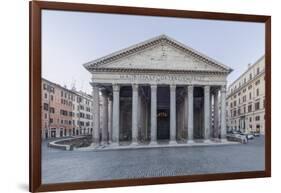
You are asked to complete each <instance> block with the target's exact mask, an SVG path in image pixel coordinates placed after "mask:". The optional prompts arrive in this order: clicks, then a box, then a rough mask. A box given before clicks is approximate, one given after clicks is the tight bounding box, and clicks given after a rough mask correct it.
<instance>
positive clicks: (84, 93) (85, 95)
mask: <svg viewBox="0 0 281 193" xmlns="http://www.w3.org/2000/svg"><path fill="white" fill-rule="evenodd" d="M41 79H42V82H43V81H45V82H47V83H48V84H51V85H52V86H55V87H58V88H60V89H62V90H64V91H67V92H70V93H72V94H75V95H79V96H81V97H89V98H92V96H91V95H90V94H88V93H86V92H83V91H80V92H79V91H76V90H73V89H68V88H65V87H63V86H61V85H60V84H57V83H54V82H52V81H50V80H47V79H45V78H43V77H42V78H41ZM82 93H83V94H82Z"/></svg>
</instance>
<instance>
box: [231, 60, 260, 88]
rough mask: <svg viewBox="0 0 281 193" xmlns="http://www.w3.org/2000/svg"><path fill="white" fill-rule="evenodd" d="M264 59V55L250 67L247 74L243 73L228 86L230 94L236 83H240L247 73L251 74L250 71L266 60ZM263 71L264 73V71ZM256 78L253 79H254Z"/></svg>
mask: <svg viewBox="0 0 281 193" xmlns="http://www.w3.org/2000/svg"><path fill="white" fill-rule="evenodd" d="M264 58H265V55H262V56H261V57H260V58H259V59H258V60H257V61H256V62H254V64H253V65H251V66H250V67H248V69H247V70H246V71H245V72H243V73H242V74H241V75H240V76H239V77H238V78H237V79H235V80H234V81H233V82H232V83H231V84H230V85H229V86H228V89H227V90H228V92H229V90H230V88H231V87H232V86H233V85H234V84H235V83H236V82H238V81H239V80H240V79H241V78H242V77H243V76H244V75H245V74H246V73H247V72H249V71H250V70H252V69H253V68H254V67H255V66H256V65H258V64H259V63H260V61H261V60H264ZM263 71H264V70H263ZM255 77H256V76H255ZM255 77H254V78H255ZM254 78H253V79H254ZM248 82H251V80H250V81H248Z"/></svg>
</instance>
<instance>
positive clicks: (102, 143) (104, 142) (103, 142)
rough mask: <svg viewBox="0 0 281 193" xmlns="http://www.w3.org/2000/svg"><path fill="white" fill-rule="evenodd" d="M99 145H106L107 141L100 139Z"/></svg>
mask: <svg viewBox="0 0 281 193" xmlns="http://www.w3.org/2000/svg"><path fill="white" fill-rule="evenodd" d="M100 145H103V146H106V145H108V143H107V141H102V142H101V144H100Z"/></svg>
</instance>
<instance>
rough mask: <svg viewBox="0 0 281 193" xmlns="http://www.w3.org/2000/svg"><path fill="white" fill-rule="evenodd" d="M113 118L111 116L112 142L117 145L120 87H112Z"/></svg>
mask: <svg viewBox="0 0 281 193" xmlns="http://www.w3.org/2000/svg"><path fill="white" fill-rule="evenodd" d="M112 88H113V116H112V122H113V123H112V127H113V128H112V142H113V143H114V144H116V145H118V143H119V116H120V115H119V113H120V109H119V108H120V86H119V85H113V86H112Z"/></svg>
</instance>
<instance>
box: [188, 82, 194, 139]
mask: <svg viewBox="0 0 281 193" xmlns="http://www.w3.org/2000/svg"><path fill="white" fill-rule="evenodd" d="M187 90H188V93H187V94H188V117H187V130H188V133H187V135H188V140H187V142H188V143H193V86H191V85H190V86H188V89H187Z"/></svg>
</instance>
